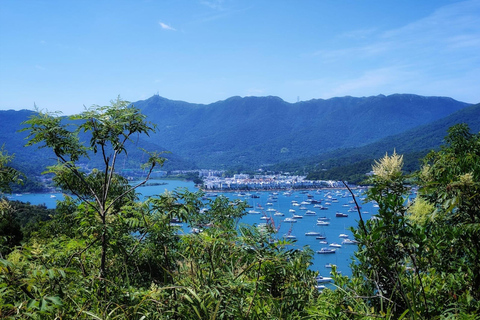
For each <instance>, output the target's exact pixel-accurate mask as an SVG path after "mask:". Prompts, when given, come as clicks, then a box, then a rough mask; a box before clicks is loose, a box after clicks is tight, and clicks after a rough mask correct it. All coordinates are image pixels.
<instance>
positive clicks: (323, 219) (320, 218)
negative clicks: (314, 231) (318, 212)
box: [317, 217, 330, 221]
mask: <svg viewBox="0 0 480 320" xmlns="http://www.w3.org/2000/svg"><path fill="white" fill-rule="evenodd" d="M317 221H330V218H328V217H318V218H317Z"/></svg>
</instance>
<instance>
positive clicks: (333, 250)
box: [317, 248, 336, 254]
mask: <svg viewBox="0 0 480 320" xmlns="http://www.w3.org/2000/svg"><path fill="white" fill-rule="evenodd" d="M335 252H336V250H335V249H329V248H322V249H320V250H318V251H317V253H318V254H329V253H335Z"/></svg>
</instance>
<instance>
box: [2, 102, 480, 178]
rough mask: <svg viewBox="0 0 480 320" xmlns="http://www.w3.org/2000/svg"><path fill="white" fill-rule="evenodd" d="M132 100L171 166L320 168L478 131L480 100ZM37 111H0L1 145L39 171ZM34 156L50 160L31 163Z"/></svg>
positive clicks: (148, 145) (133, 159)
mask: <svg viewBox="0 0 480 320" xmlns="http://www.w3.org/2000/svg"><path fill="white" fill-rule="evenodd" d="M133 104H134V105H135V106H136V107H137V108H140V109H141V110H142V112H143V113H144V114H145V115H147V117H148V120H149V121H151V122H153V123H155V124H157V132H156V133H155V134H154V135H151V137H150V138H148V137H147V138H145V139H144V140H141V141H140V144H141V145H142V147H144V148H145V149H148V150H159V151H161V150H168V151H170V152H171V154H170V155H168V158H169V161H168V162H167V165H166V168H167V169H192V168H212V169H214V168H216V169H232V168H234V169H239V170H241V169H244V170H246V169H254V168H258V167H260V166H264V167H265V166H272V165H274V167H275V166H277V167H278V166H280V167H286V168H288V167H290V168H294V167H295V168H298V169H300V168H303V170H306V169H308V170H311V171H315V168H317V169H318V168H320V167H319V163H322V166H325V165H326V164H327V163H328V164H329V168H332V167H334V166H335V163H336V165H338V163H337V162H335V160H332V159H344V160H345V161H347V159H350V160H348V162H347V163H352V159H356V160H358V161H360V160H362V159H363V160H365V159H371V158H374V157H375V158H377V157H379V155H380V156H382V155H383V154H384V153H385V152H386V151H389V152H391V151H392V150H393V148H396V149H397V152H402V148H405V150H408V151H409V152H419V151H423V150H425V149H428V148H435V147H437V146H438V145H439V144H440V143H441V141H442V139H443V137H444V136H445V135H446V130H447V129H448V127H449V126H451V124H454V123H457V122H468V121H471V122H472V124H473V125H472V126H471V127H472V129H474V130H477V131H478V129H480V126H477V123H478V119H480V110H479V108H478V105H477V106H476V107H470V105H469V104H467V103H464V102H459V101H456V100H453V99H451V98H446V97H424V96H418V95H411V94H394V95H390V96H384V95H379V96H373V97H363V98H355V97H341V98H332V99H327V100H322V99H315V100H310V101H303V102H297V103H288V102H285V101H283V100H282V99H280V98H278V97H271V96H269V97H245V98H241V97H232V98H229V99H227V100H223V101H218V102H215V103H212V104H208V105H203V104H192V103H187V102H183V101H173V100H169V99H166V98H163V97H160V96H158V95H155V96H152V97H151V98H149V99H147V100H142V101H137V102H134V103H133ZM31 114H33V111H26V110H21V111H12V110H9V111H0V120H1V121H2V126H1V127H0V144H2V143H4V144H5V148H6V149H7V150H8V151H9V152H10V153H15V154H16V161H17V163H20V164H21V166H30V167H35V171H37V170H38V169H39V168H37V167H42V166H43V167H42V168H41V170H43V169H44V168H45V167H44V163H43V162H44V161H45V160H47V159H51V160H52V158H53V157H52V155H51V153H49V152H48V151H47V150H45V149H42V150H40V151H38V150H36V148H32V147H30V148H25V150H24V148H22V146H23V145H24V144H25V141H24V137H25V136H26V133H19V132H18V131H17V130H18V129H20V127H21V126H20V123H21V122H22V121H24V120H26V119H27V118H28V117H29V116H30V115H31ZM472 119H476V120H475V121H473V120H472ZM476 126H477V127H476ZM28 149H29V150H28ZM33 158H38V159H42V160H44V161H33V162H32V161H31V159H33ZM139 158H140V156H139V154H136V153H135V152H133V153H132V152H131V153H130V154H129V159H126V160H125V161H124V164H125V163H126V164H127V165H128V166H133V165H134V164H136V163H137V162H138V159H139ZM332 161H333V162H332ZM286 164H290V166H288V165H286Z"/></svg>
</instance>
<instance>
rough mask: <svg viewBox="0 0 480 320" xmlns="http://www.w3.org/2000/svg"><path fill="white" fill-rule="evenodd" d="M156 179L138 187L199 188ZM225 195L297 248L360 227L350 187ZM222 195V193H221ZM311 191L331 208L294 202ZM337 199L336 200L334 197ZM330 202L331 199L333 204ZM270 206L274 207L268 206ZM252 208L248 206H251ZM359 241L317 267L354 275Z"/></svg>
mask: <svg viewBox="0 0 480 320" xmlns="http://www.w3.org/2000/svg"><path fill="white" fill-rule="evenodd" d="M153 182H163V183H165V184H164V185H160V186H146V187H141V188H139V189H137V190H138V192H140V193H141V194H142V195H143V196H153V195H158V194H161V193H164V192H165V190H169V191H172V190H174V189H176V188H187V189H189V190H191V191H196V190H197V189H196V188H195V187H194V185H193V183H192V182H185V181H177V180H162V181H158V180H156V181H153ZM222 194H223V195H225V196H227V197H229V198H231V199H242V200H244V201H246V202H247V203H248V204H249V205H250V206H252V208H250V209H254V210H256V211H258V212H260V213H258V214H248V215H247V216H245V217H244V218H243V219H242V222H245V223H249V224H260V223H265V220H262V219H261V217H265V216H267V217H271V218H272V219H273V222H274V225H275V228H277V229H278V232H277V237H279V238H281V237H283V236H284V235H286V234H290V235H294V236H296V238H297V241H296V242H295V243H294V246H295V247H297V248H303V247H304V246H309V247H310V248H311V249H313V250H314V251H315V252H316V251H317V250H320V249H321V248H322V247H329V245H330V244H331V243H337V244H341V242H342V240H343V239H342V238H340V237H339V235H340V234H346V235H348V236H349V238H350V239H353V237H352V234H351V232H350V230H349V228H350V227H351V226H354V227H357V221H358V213H357V212H356V211H355V212H348V210H349V209H350V208H351V207H353V206H354V204H352V203H350V202H351V201H352V197H351V196H350V194H349V193H348V191H347V190H336V189H329V190H318V191H309V192H308V193H307V192H305V191H296V192H293V193H291V194H290V195H285V194H284V193H283V192H281V191H280V192H278V194H273V193H272V192H252V193H251V195H256V196H258V198H252V197H251V196H250V195H249V194H239V193H222ZM355 194H356V197H357V201H358V203H359V204H360V205H361V206H362V209H361V211H362V212H368V213H364V215H363V218H364V219H365V220H366V219H368V218H370V216H371V215H372V214H373V213H375V212H376V209H375V208H374V207H373V204H371V203H367V204H362V201H361V200H360V197H362V195H361V194H360V193H359V191H355ZM218 195H220V193H218ZM308 195H309V196H310V197H313V199H315V200H321V201H322V203H321V204H322V205H323V206H325V207H327V208H328V210H319V209H318V208H314V205H313V204H310V205H303V207H305V208H306V209H301V207H300V206H294V205H293V202H294V201H296V202H297V203H299V204H300V203H301V202H302V201H305V200H307V199H308ZM9 198H10V199H12V200H20V201H23V202H30V203H31V204H45V205H46V206H47V207H48V208H55V206H56V201H57V200H62V199H63V196H62V194H61V193H53V194H23V195H12V196H10V197H9ZM334 199H336V200H334ZM326 203H330V204H329V205H328V204H326ZM269 208H270V211H267V209H269ZM250 209H248V210H250ZM290 209H294V210H295V214H298V215H302V216H303V218H302V219H296V221H297V222H296V223H289V222H284V220H285V218H287V217H292V213H290V212H289V210H290ZM271 210H276V211H278V212H281V213H283V214H284V216H275V215H274V213H275V212H274V211H271ZM306 210H311V211H314V212H315V215H305V212H306ZM337 211H338V212H342V213H346V214H348V217H344V218H338V217H335V213H336V212H337ZM318 217H327V218H330V220H329V221H328V222H330V225H328V226H317V218H318ZM310 231H316V232H320V233H321V234H322V235H325V236H326V239H325V240H324V241H327V244H321V243H320V240H318V239H316V237H315V236H306V235H305V233H306V232H310ZM356 248H357V246H356V245H342V247H341V248H337V249H336V252H335V253H334V254H318V253H315V254H314V260H313V266H312V269H313V270H317V271H319V273H320V274H321V275H325V276H328V275H329V273H330V269H329V268H327V267H326V266H325V265H326V264H329V263H330V264H335V265H337V269H338V270H339V271H341V272H342V274H344V275H350V274H351V270H350V267H349V265H350V263H351V257H352V256H353V252H354V251H355V250H356Z"/></svg>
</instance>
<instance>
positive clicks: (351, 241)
mask: <svg viewBox="0 0 480 320" xmlns="http://www.w3.org/2000/svg"><path fill="white" fill-rule="evenodd" d="M357 243H358V241H356V240H352V239H345V240H343V241H342V244H357Z"/></svg>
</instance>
